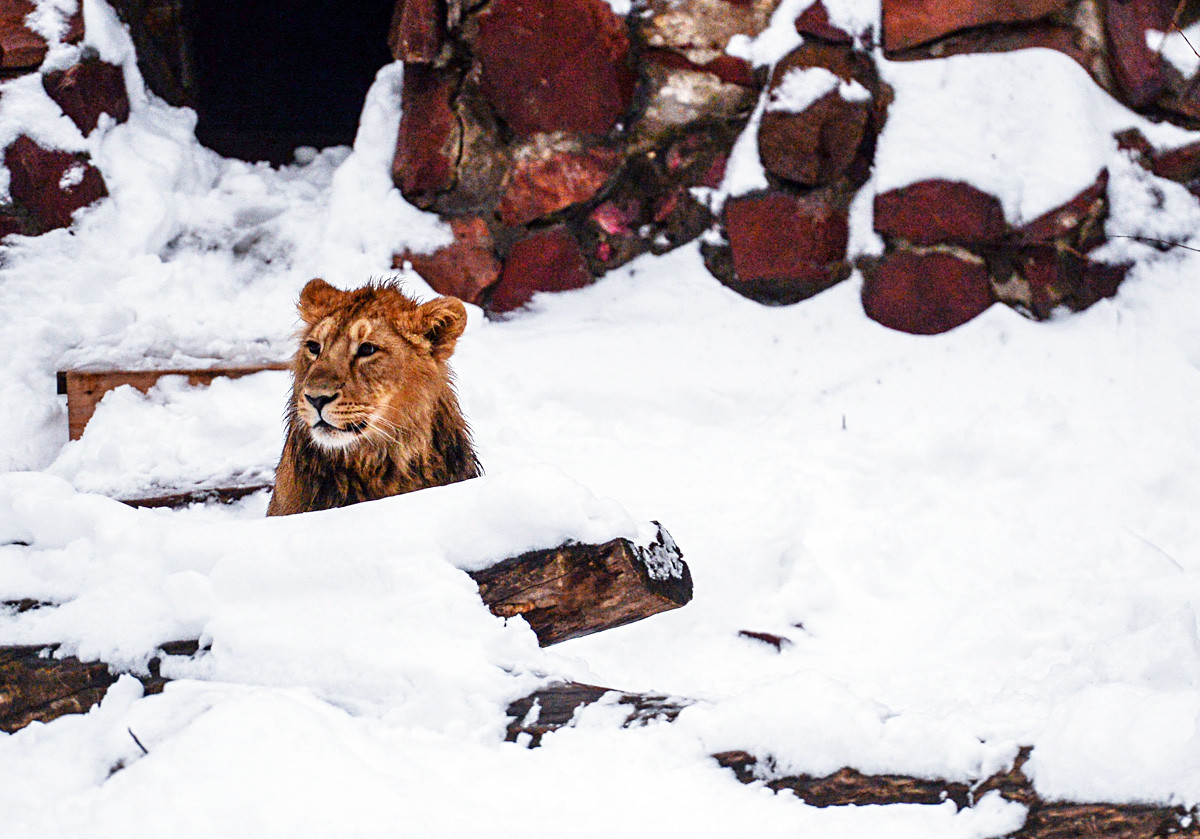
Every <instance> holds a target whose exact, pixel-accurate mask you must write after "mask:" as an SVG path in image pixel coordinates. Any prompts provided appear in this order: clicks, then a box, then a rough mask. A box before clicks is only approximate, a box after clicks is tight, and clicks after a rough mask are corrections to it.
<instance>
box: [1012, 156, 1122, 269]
mask: <svg viewBox="0 0 1200 839" xmlns="http://www.w3.org/2000/svg"><path fill="white" fill-rule="evenodd" d="M1107 189H1108V170H1107V169H1105V170H1103V171H1101V172H1100V175H1099V176H1098V177H1097V178H1096V181H1095V183H1093V184H1092V185H1091V186H1089V187H1088V188H1087V189H1085V190H1084V191H1083V192H1081V193H1079V195H1077V196H1075V197H1074V198H1072V199H1071V200H1070V201H1068V202H1067V203H1066V204H1063V205H1062V206H1061V207H1056V208H1055V209H1053V210H1050V211H1049V212H1046V213H1043V214H1042V215H1040V216H1038V217H1037V218H1036V219H1034V220H1033V221H1031V222H1029V223H1028V224H1026V225H1025V226H1023V227H1021V228H1020V229H1019V230H1017V231H1016V237H1015V241H1016V242H1017V243H1018V244H1022V245H1038V244H1049V243H1051V242H1055V241H1057V242H1060V243H1061V244H1064V245H1068V246H1070V247H1072V248H1074V249H1075V250H1091V249H1092V248H1094V247H1096V246H1098V245H1100V244H1101V243H1102V242H1103V241H1104V217H1105V215H1106V214H1107V212H1108V200H1107Z"/></svg>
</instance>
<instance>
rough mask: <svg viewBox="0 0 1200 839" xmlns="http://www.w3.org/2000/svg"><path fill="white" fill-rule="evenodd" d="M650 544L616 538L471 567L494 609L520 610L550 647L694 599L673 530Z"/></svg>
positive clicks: (510, 613)
mask: <svg viewBox="0 0 1200 839" xmlns="http://www.w3.org/2000/svg"><path fill="white" fill-rule="evenodd" d="M655 524H656V526H657V527H658V531H657V533H656V534H655V537H654V539H653V540H652V541H651V542H650V544H649V545H636V544H634V543H633V542H631V541H629V540H628V539H614V540H613V541H611V542H605V543H604V544H602V545H581V544H576V543H569V544H566V545H562V546H561V547H558V548H551V549H549V550H539V551H530V552H529V553H525V554H521V555H520V556H517V557H514V558H512V559H506V560H504V561H503V562H500V563H498V564H496V565H493V566H491V567H489V568H484V569H483V570H482V571H473V572H471V577H472V578H473V579H474V580H475V582H477V583H479V594H480V596H481V597H482V598H483V602H484V603H486V604H487V605H488V608H490V609H491V610H492V613H493V614H496V615H499V616H500V617H504V618H510V617H514V616H515V615H521V616H522V617H523V618H525V620H526V621H528V622H529V625H530V627H532V628H533V631H534V633H535V634H536V635H537V638H538V643H539V644H540V645H541V646H543V647H545V646H548V645H550V644H557V643H559V642H561V641H567V640H570V639H571V638H578V637H580V636H582V635H589V634H591V633H593V632H600V631H601V630H605V629H612V628H613V627H616V626H622V625H624V624H627V623H631V622H633V621H637V620H641V619H642V618H648V617H650V616H651V615H655V614H658V613H659V612H664V611H666V610H668V609H678V608H679V607H680V606H683V605H684V604H685V603H687V602H688V601H690V600H691V599H692V573H691V571H690V570H689V569H688V567H687V563H685V562H684V561H683V554H682V553H681V552H680V550H679V548H678V547H677V546H676V545H675V542H674V540H673V539H672V538H671V535H670V534H669V533H667V531H666V530H664V529H663V528H662V526H661V525H658V524H657V522H656V523H655Z"/></svg>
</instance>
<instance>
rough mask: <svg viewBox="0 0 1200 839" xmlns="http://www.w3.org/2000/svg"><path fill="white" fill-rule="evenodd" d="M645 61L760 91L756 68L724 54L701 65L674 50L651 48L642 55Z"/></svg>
mask: <svg viewBox="0 0 1200 839" xmlns="http://www.w3.org/2000/svg"><path fill="white" fill-rule="evenodd" d="M642 60H643V61H652V62H654V63H655V64H659V65H661V66H663V67H668V68H674V69H678V70H694V71H696V72H703V73H712V74H713V75H714V76H716V77H717V78H718V79H720V80H721V81H722V82H724V83H725V84H735V85H738V86H739V87H746V88H753V89H755V90H757V89H758V79H756V78H755V76H754V66H753V65H752V64H750V62H749V61H746V59H744V58H738V57H737V56H733V55H728V54H725V53H722V54H721V55H718V56H717V57H716V58H714V59H713V60H712V61H706V62H704V63H703V64H699V63H697V62H695V61H692V60H691V59H689V58H688V57H687V56H685V55H683V54H682V53H679V52H676V51H675V50H672V49H662V48H651V49H648V50H646V51H645V53H643V55H642Z"/></svg>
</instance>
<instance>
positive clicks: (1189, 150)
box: [1143, 138, 1200, 183]
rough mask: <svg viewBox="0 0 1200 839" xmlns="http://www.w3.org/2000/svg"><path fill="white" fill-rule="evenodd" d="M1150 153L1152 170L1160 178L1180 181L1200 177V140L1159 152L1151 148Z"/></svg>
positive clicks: (1185, 181) (1184, 181)
mask: <svg viewBox="0 0 1200 839" xmlns="http://www.w3.org/2000/svg"><path fill="white" fill-rule="evenodd" d="M1143 139H1144V138H1143ZM1146 145H1147V146H1149V143H1147V144H1146ZM1148 154H1149V157H1150V168H1151V171H1152V172H1154V174H1156V175H1158V176H1159V177H1160V178H1167V179H1168V180H1172V181H1179V182H1180V183H1187V182H1189V181H1193V180H1196V179H1197V178H1200V142H1196V143H1190V144H1189V145H1186V146H1181V147H1180V148H1177V149H1170V150H1169V151H1164V152H1157V153H1156V152H1154V151H1153V149H1150V151H1149V152H1148Z"/></svg>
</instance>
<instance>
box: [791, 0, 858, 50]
mask: <svg viewBox="0 0 1200 839" xmlns="http://www.w3.org/2000/svg"><path fill="white" fill-rule="evenodd" d="M796 31H797V32H799V33H800V34H801V35H808V36H811V37H813V38H820V39H821V40H823V41H829V42H831V43H834V44H849V43H852V42H853V41H854V36H853V35H851V34H850V33H849V32H847V31H846V30H844V29H841V28H839V27H837V26H834V25H833V24H831V23H830V22H829V11H828V10H827V9H826V8H825V3H824V2H823V0H817V2H816V3H813V4H812V5H811V6H809V7H808V8H807V9H805V10H804V11H803V12H801V13H800V17H798V18H796Z"/></svg>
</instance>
